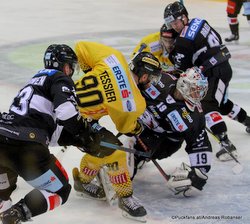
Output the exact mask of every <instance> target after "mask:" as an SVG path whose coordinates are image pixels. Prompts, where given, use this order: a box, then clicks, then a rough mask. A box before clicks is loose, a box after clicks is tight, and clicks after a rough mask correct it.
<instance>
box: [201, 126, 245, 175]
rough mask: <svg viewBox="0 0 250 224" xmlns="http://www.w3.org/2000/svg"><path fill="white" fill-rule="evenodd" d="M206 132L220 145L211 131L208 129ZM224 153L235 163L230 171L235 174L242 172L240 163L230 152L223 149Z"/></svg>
mask: <svg viewBox="0 0 250 224" xmlns="http://www.w3.org/2000/svg"><path fill="white" fill-rule="evenodd" d="M206 130H207V132H208V133H209V134H211V135H212V136H213V138H214V139H215V141H217V142H218V143H220V140H219V139H218V137H216V136H215V135H214V134H213V133H212V131H210V129H208V128H206ZM224 149H225V151H226V152H227V153H228V154H229V155H230V156H231V157H232V159H233V160H234V161H235V162H236V163H237V164H236V165H235V166H233V167H232V171H233V172H234V173H235V174H240V173H241V172H242V171H243V166H242V165H241V163H240V161H239V160H238V159H237V158H236V157H235V156H234V155H233V153H232V152H230V151H228V149H226V148H224Z"/></svg>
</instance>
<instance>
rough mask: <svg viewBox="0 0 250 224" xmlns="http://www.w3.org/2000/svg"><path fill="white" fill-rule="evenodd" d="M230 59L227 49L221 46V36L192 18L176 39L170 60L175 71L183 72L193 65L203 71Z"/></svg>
mask: <svg viewBox="0 0 250 224" xmlns="http://www.w3.org/2000/svg"><path fill="white" fill-rule="evenodd" d="M229 58H230V54H229V52H228V50H227V48H226V47H225V46H224V45H222V40H221V36H220V35H219V34H218V32H216V30H215V29H213V28H212V27H211V26H210V25H209V24H208V22H207V21H206V20H203V19H199V18H194V19H191V20H190V21H189V23H188V24H187V25H186V26H185V27H184V29H183V30H182V32H181V33H180V35H179V36H178V37H177V38H176V41H175V47H174V50H173V51H172V52H171V54H170V59H171V61H172V63H173V64H174V65H175V68H176V69H180V70H182V71H185V70H186V69H187V68H191V67H193V66H194V65H196V66H198V67H199V66H204V67H205V70H207V69H209V68H211V67H213V66H216V65H218V64H220V63H222V62H224V61H225V60H228V59H229Z"/></svg>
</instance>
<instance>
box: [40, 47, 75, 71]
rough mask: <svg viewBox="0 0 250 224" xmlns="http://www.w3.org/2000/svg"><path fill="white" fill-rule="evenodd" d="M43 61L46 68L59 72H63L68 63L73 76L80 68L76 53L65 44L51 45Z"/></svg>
mask: <svg viewBox="0 0 250 224" xmlns="http://www.w3.org/2000/svg"><path fill="white" fill-rule="evenodd" d="M43 61H44V67H45V68H47V69H56V70H59V71H63V67H64V65H65V64H66V63H67V64H69V66H70V68H71V69H72V71H73V72H72V75H73V73H74V70H75V69H76V68H77V66H78V62H77V56H76V54H75V52H74V51H73V50H72V49H71V48H70V47H69V46H68V45H65V44H52V45H50V46H49V47H48V48H47V50H46V51H45V53H44V58H43Z"/></svg>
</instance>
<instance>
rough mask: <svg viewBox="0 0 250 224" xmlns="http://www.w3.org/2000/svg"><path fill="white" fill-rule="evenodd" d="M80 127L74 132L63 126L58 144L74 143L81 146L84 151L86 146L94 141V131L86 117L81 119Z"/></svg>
mask: <svg viewBox="0 0 250 224" xmlns="http://www.w3.org/2000/svg"><path fill="white" fill-rule="evenodd" d="M78 129H79V131H78V133H77V134H73V133H72V132H70V131H69V130H68V129H66V128H64V127H63V129H62V132H61V133H60V137H59V139H58V144H59V145H61V146H68V145H73V146H76V147H81V148H82V151H85V149H84V148H85V147H86V146H87V145H88V144H90V143H91V142H92V141H94V139H93V131H92V129H91V126H90V125H89V123H88V122H87V121H86V120H84V119H81V120H79V126H78Z"/></svg>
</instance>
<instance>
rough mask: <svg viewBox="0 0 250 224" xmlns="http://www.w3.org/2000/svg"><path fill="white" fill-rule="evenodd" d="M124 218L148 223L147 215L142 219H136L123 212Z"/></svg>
mask: <svg viewBox="0 0 250 224" xmlns="http://www.w3.org/2000/svg"><path fill="white" fill-rule="evenodd" d="M122 216H123V217H125V218H127V219H131V220H134V221H138V222H142V223H146V222H147V220H146V215H145V216H141V217H135V216H131V215H130V214H128V213H127V212H125V211H122Z"/></svg>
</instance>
